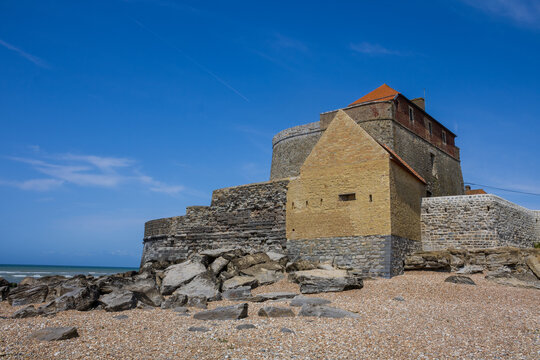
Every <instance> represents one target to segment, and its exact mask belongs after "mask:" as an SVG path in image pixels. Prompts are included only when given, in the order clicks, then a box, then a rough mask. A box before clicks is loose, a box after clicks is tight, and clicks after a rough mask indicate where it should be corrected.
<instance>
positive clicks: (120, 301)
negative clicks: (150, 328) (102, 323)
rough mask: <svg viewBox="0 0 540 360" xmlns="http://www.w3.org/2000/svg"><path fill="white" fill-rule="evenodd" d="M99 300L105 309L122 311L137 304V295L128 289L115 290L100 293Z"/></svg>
mask: <svg viewBox="0 0 540 360" xmlns="http://www.w3.org/2000/svg"><path fill="white" fill-rule="evenodd" d="M99 302H100V303H101V304H102V305H103V309H104V310H105V311H124V310H129V309H133V308H134V307H135V306H137V297H136V296H135V294H134V293H133V292H131V291H128V290H117V291H113V292H112V293H110V294H105V295H102V296H101V297H100V298H99Z"/></svg>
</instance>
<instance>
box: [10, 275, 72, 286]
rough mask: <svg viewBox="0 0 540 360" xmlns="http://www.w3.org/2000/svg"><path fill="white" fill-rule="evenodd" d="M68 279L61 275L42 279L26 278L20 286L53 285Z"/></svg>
mask: <svg viewBox="0 0 540 360" xmlns="http://www.w3.org/2000/svg"><path fill="white" fill-rule="evenodd" d="M67 279H68V278H66V277H65V276H60V275H51V276H44V277H41V278H34V277H31V276H28V277H25V278H24V279H22V280H21V282H20V283H19V286H23V285H52V284H57V283H60V282H63V281H66V280H67Z"/></svg>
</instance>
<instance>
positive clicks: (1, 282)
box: [0, 277, 9, 287]
mask: <svg viewBox="0 0 540 360" xmlns="http://www.w3.org/2000/svg"><path fill="white" fill-rule="evenodd" d="M3 286H9V281H7V280H6V279H4V278H3V277H0V287H3Z"/></svg>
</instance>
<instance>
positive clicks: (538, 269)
mask: <svg viewBox="0 0 540 360" xmlns="http://www.w3.org/2000/svg"><path fill="white" fill-rule="evenodd" d="M526 264H527V266H528V267H529V269H531V271H532V272H533V274H534V275H536V277H537V278H538V279H540V259H539V256H538V255H537V256H534V255H530V256H528V257H527V259H526Z"/></svg>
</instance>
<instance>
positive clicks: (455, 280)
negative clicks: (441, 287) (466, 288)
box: [444, 275, 476, 285]
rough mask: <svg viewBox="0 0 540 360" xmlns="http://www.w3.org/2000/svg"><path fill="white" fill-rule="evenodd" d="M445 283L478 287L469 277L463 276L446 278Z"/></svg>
mask: <svg viewBox="0 0 540 360" xmlns="http://www.w3.org/2000/svg"><path fill="white" fill-rule="evenodd" d="M444 282H449V283H453V284H466V285H476V284H475V283H474V281H473V280H472V279H471V278H470V277H468V276H463V275H452V276H449V277H447V278H446V280H444Z"/></svg>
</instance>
